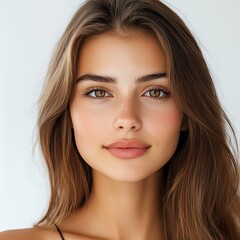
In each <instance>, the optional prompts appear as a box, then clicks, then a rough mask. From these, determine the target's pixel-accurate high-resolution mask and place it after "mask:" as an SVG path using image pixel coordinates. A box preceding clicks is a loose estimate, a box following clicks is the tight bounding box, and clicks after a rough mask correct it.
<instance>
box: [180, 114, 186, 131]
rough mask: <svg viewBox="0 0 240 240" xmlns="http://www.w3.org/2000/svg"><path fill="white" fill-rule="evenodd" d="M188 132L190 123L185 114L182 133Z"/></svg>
mask: <svg viewBox="0 0 240 240" xmlns="http://www.w3.org/2000/svg"><path fill="white" fill-rule="evenodd" d="M186 130H188V121H187V116H186V115H185V114H183V118H182V125H181V131H186Z"/></svg>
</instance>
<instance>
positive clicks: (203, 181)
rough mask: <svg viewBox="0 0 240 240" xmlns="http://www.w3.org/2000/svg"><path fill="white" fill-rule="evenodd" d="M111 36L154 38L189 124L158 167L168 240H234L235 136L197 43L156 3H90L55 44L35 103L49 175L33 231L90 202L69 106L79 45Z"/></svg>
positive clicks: (239, 201)
mask: <svg viewBox="0 0 240 240" xmlns="http://www.w3.org/2000/svg"><path fill="white" fill-rule="evenodd" d="M110 31H111V32H115V33H117V34H124V33H130V32H135V31H141V32H144V33H147V34H151V35H152V36H154V37H156V38H157V39H158V41H159V43H160V44H161V46H162V48H163V49H164V51H165V54H166V57H167V68H168V69H167V70H168V71H167V72H168V74H169V78H170V81H171V84H172V87H173V91H174V95H175V96H176V101H177V103H178V104H179V106H180V108H181V110H182V111H183V113H184V119H185V121H186V123H187V125H188V129H187V130H186V131H184V132H182V133H181V136H180V140H179V144H178V147H177V150H176V152H175V154H174V156H173V157H172V159H170V160H169V162H168V163H167V164H166V165H165V166H164V177H165V181H164V186H163V189H164V195H163V198H162V211H163V213H162V214H163V218H164V219H163V220H164V232H165V237H166V239H171V240H180V239H191V240H192V239H195V240H202V239H210V240H213V239H217V240H226V239H240V233H239V221H240V198H239V194H238V188H239V166H238V162H237V153H236V152H237V151H236V152H234V146H235V147H236V149H237V144H235V145H234V144H233V143H234V141H236V137H235V135H234V131H233V129H232V127H231V124H230V122H229V120H228V118H227V116H226V115H225V113H224V111H223V109H222V108H221V105H220V103H219V101H218V98H217V94H216V91H215V88H214V85H213V81H212V78H211V76H210V73H209V70H208V67H207V65H206V62H205V60H204V58H203V56H202V53H201V50H200V48H199V46H198V44H197V42H196V40H195V39H194V37H193V36H192V34H191V33H190V31H189V29H188V28H187V27H186V25H185V24H184V22H183V21H182V20H181V19H180V18H179V16H178V15H177V14H176V13H174V12H173V11H172V10H171V9H170V8H168V7H167V6H166V5H164V4H163V3H162V2H160V1H158V0H124V1H123V0H88V1H86V2H85V3H84V4H83V5H82V6H81V7H80V8H79V10H78V11H77V12H76V14H75V15H74V16H73V18H72V20H71V22H70V23H69V25H68V26H67V28H66V30H65V32H64V34H63V36H62V38H61V39H60V41H59V43H58V45H57V47H56V49H55V54H54V56H53V58H52V60H51V63H50V65H49V69H48V74H47V78H46V84H45V86H44V88H43V93H42V96H41V99H40V111H39V118H38V127H39V142H40V146H41V149H42V152H43V155H44V158H45V160H46V163H47V166H48V170H49V177H50V183H51V199H50V204H49V208H48V211H47V213H46V214H45V216H44V217H43V218H42V219H41V220H40V221H39V222H38V224H37V225H40V224H43V223H47V224H49V225H51V224H53V223H60V222H61V221H62V220H63V219H65V218H66V217H67V216H69V215H70V214H71V213H73V212H74V211H75V210H77V209H79V208H80V207H81V206H83V205H84V204H85V203H86V201H87V200H88V197H89V194H90V192H91V185H92V181H93V179H92V172H91V168H90V167H89V166H88V165H87V164H86V163H85V161H84V160H83V159H82V157H81V155H80V153H79V152H78V150H77V148H76V145H75V141H74V137H73V133H72V129H71V118H70V114H69V101H70V98H71V96H72V92H73V89H74V80H75V79H76V77H77V76H76V68H77V67H76V66H77V60H78V54H79V51H80V49H81V46H82V44H83V43H84V42H85V41H87V40H88V39H89V38H91V37H92V36H96V35H98V34H102V33H106V32H110ZM231 139H232V140H233V141H232V142H233V143H232V142H231Z"/></svg>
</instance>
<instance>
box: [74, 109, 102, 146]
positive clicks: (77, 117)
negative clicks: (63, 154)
mask: <svg viewBox="0 0 240 240" xmlns="http://www.w3.org/2000/svg"><path fill="white" fill-rule="evenodd" d="M70 112H71V118H72V123H73V129H74V132H75V138H76V139H75V140H76V142H78V141H79V140H81V139H83V138H84V141H86V140H88V139H89V138H92V137H93V136H97V135H98V134H103V131H104V129H103V127H102V126H103V124H104V122H106V117H105V116H103V114H98V113H97V112H96V111H94V110H93V109H91V108H89V107H85V106H78V107H74V106H73V107H72V108H71V110H70Z"/></svg>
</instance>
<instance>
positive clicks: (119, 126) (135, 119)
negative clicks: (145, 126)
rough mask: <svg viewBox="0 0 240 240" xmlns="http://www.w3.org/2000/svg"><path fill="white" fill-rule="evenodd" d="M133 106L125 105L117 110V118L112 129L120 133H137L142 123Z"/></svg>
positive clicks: (132, 104)
mask: <svg viewBox="0 0 240 240" xmlns="http://www.w3.org/2000/svg"><path fill="white" fill-rule="evenodd" d="M134 105H135V104H134V103H133V102H132V103H127V104H122V106H121V107H120V108H119V112H118V116H117V118H116V119H115V122H114V128H115V129H116V130H117V131H120V132H126V133H127V132H131V131H137V130H139V129H140V128H141V126H142V123H141V119H140V113H139V110H138V108H137V106H134Z"/></svg>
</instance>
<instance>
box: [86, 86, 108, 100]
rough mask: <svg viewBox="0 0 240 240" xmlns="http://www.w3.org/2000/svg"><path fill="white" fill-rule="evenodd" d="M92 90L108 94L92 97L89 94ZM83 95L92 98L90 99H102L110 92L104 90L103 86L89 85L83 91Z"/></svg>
mask: <svg viewBox="0 0 240 240" xmlns="http://www.w3.org/2000/svg"><path fill="white" fill-rule="evenodd" d="M94 91H104V92H106V93H107V94H108V96H104V97H92V96H90V95H89V94H90V93H91V92H94ZM83 95H84V96H86V97H89V98H92V99H103V98H106V97H110V96H112V94H110V93H109V91H108V90H106V89H105V88H104V87H90V88H88V89H86V90H85V91H84V92H83Z"/></svg>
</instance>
